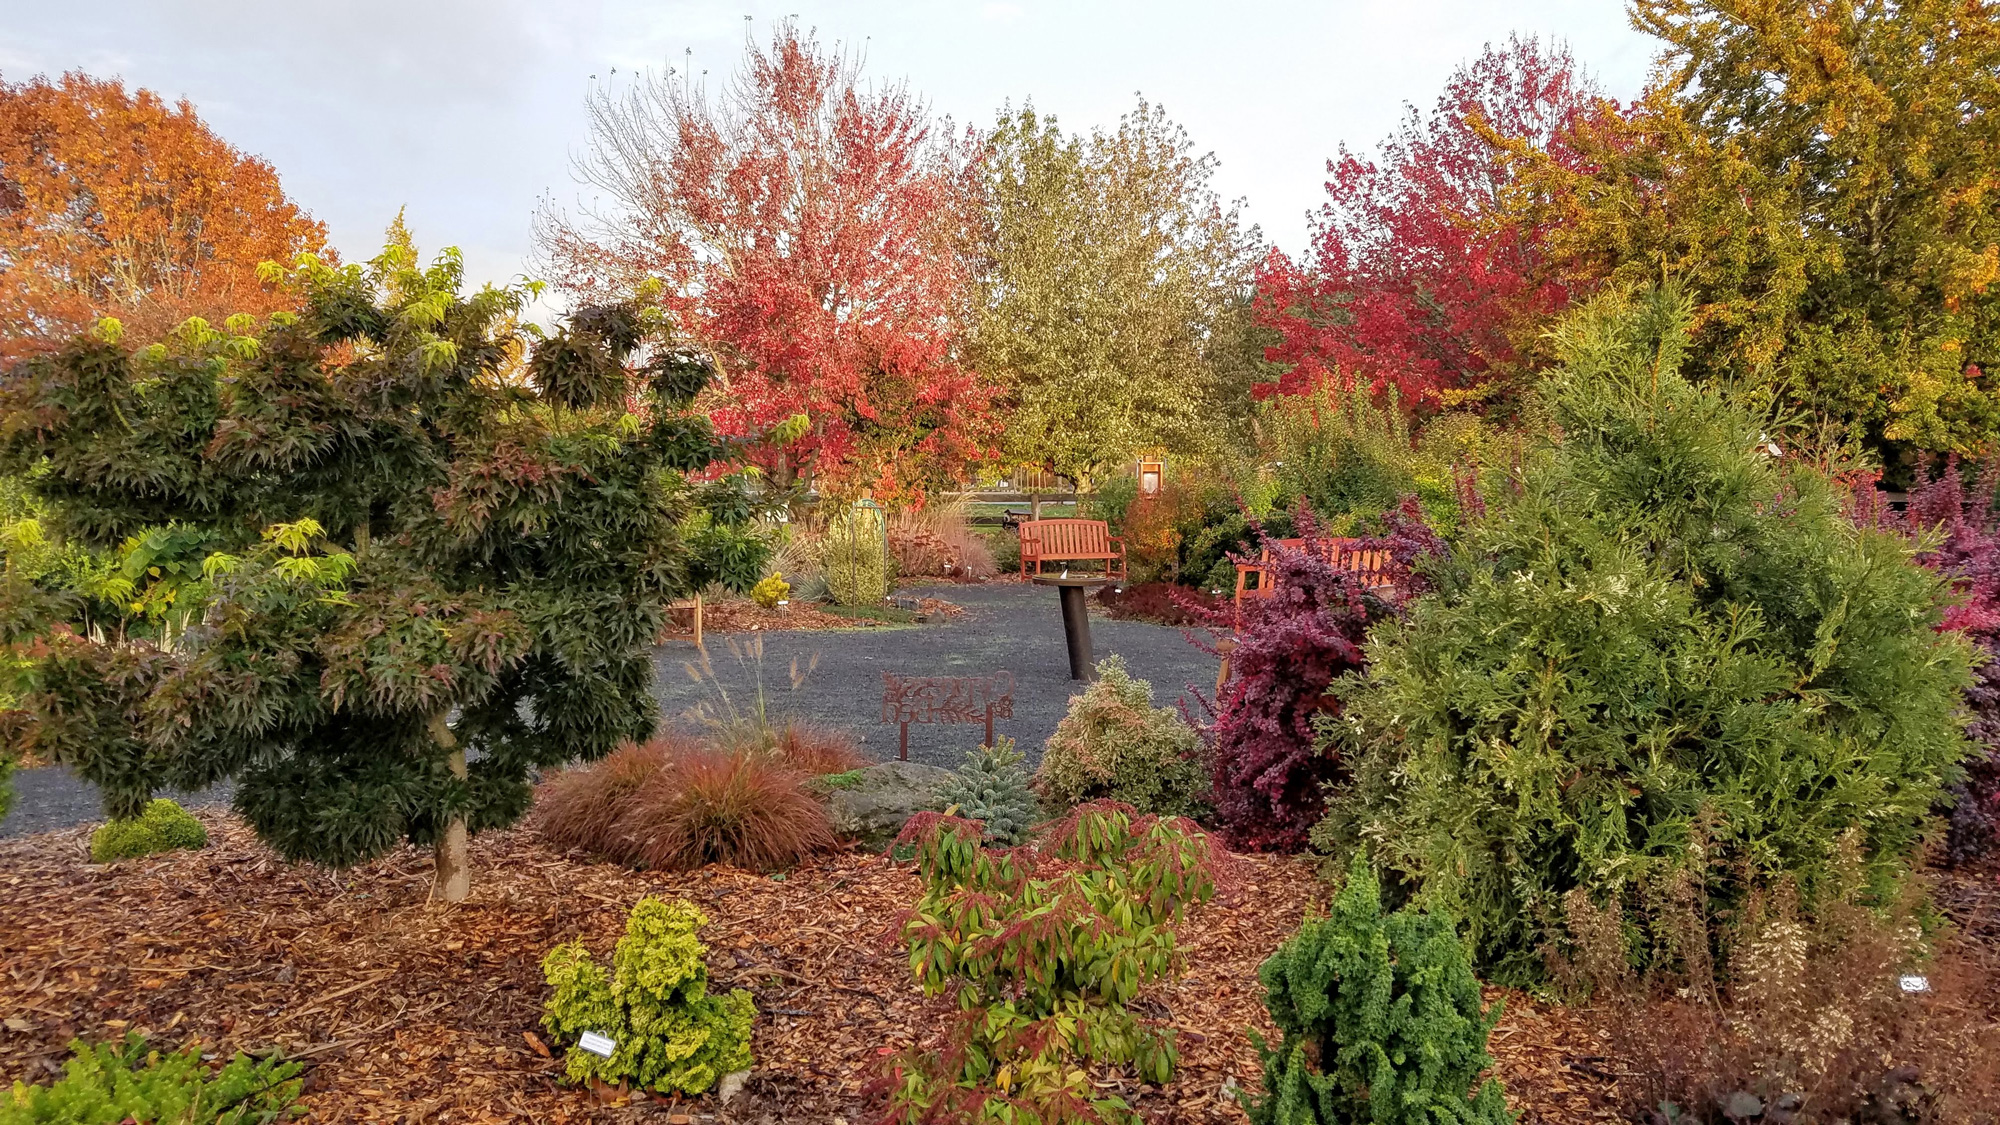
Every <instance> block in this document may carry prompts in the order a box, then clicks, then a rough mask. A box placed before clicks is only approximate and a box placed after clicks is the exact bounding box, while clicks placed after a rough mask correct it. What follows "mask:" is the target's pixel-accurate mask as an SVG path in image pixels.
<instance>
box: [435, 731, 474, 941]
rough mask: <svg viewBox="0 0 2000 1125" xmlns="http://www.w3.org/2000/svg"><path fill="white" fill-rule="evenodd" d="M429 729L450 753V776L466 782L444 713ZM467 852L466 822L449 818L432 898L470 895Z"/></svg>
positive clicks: (449, 899) (442, 835) (462, 758)
mask: <svg viewBox="0 0 2000 1125" xmlns="http://www.w3.org/2000/svg"><path fill="white" fill-rule="evenodd" d="M430 727H431V737H432V738H434V739H436V740H437V744H438V745H439V746H442V747H444V748H445V749H447V750H449V751H451V758H450V765H451V774H452V776H453V777H456V778H458V779H459V780H461V781H463V780H465V778H466V776H467V771H466V768H465V751H464V750H462V749H460V748H459V746H458V738H457V736H455V735H453V734H452V733H451V727H450V725H449V724H447V723H446V722H445V716H444V713H443V712H439V713H438V714H436V715H434V716H432V718H431V723H430ZM468 851H469V849H468V848H467V845H466V832H465V818H464V817H462V816H455V817H452V818H451V820H450V821H448V822H446V824H445V826H444V831H443V832H440V833H438V838H437V844H436V851H435V857H436V858H435V861H434V864H433V866H434V869H435V870H434V874H433V876H432V877H433V879H434V880H435V881H434V882H433V883H432V885H431V894H432V895H433V896H435V897H436V898H438V899H440V900H442V901H444V902H464V901H465V896H466V895H468V894H470V893H471V892H472V862H471V860H470V858H469V856H468Z"/></svg>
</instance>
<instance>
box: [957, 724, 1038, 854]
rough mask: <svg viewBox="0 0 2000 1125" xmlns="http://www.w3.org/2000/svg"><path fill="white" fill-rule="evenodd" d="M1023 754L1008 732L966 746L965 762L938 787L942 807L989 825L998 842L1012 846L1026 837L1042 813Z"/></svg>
mask: <svg viewBox="0 0 2000 1125" xmlns="http://www.w3.org/2000/svg"><path fill="white" fill-rule="evenodd" d="M1022 757H1023V756H1022V754H1021V752H1020V751H1019V750H1016V749H1014V740H1013V739H1011V738H1008V737H1007V736H1006V735H1001V736H1000V737H999V738H998V739H997V740H996V741H995V743H994V745H992V746H981V747H979V748H978V749H976V750H968V751H966V754H965V764H964V765H962V766H960V767H958V772H957V773H955V774H953V775H952V776H951V780H949V781H946V782H945V783H944V784H943V785H941V786H939V787H938V798H937V799H938V805H939V807H941V808H943V809H944V810H945V812H946V813H947V814H948V815H951V816H958V817H963V818H964V819H966V820H972V821H977V822H978V823H980V824H982V825H984V826H985V827H986V836H987V839H989V840H991V841H993V842H994V843H997V844H1001V845H1004V846H1006V847H1010V848H1011V847H1013V846H1014V845H1016V844H1020V843H1024V842H1026V841H1027V839H1028V836H1029V834H1030V833H1031V832H1032V831H1033V830H1034V827H1035V825H1036V823H1038V822H1039V821H1040V820H1041V816H1040V809H1039V808H1038V807H1037V805H1036V802H1035V791H1034V789H1032V788H1031V787H1030V786H1029V779H1028V771H1027V770H1026V769H1024V768H1022V766H1021V761H1022Z"/></svg>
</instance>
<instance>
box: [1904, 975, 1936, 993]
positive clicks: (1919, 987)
mask: <svg viewBox="0 0 2000 1125" xmlns="http://www.w3.org/2000/svg"><path fill="white" fill-rule="evenodd" d="M1896 983H1897V984H1899V985H1901V986H1902V987H1903V991H1904V992H1929V991H1930V990H1931V978H1929V977H1916V976H1910V977H1900V978H1898V979H1897V981H1896Z"/></svg>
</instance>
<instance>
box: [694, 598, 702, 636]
mask: <svg viewBox="0 0 2000 1125" xmlns="http://www.w3.org/2000/svg"><path fill="white" fill-rule="evenodd" d="M694 647H696V648H700V647H702V646H701V592H700V591H698V590H697V591H696V592H695V595H694Z"/></svg>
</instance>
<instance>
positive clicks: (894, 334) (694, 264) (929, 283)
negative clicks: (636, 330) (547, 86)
mask: <svg viewBox="0 0 2000 1125" xmlns="http://www.w3.org/2000/svg"><path fill="white" fill-rule="evenodd" d="M590 108H591V116H592V144H591V148H590V151H589V153H588V155H587V156H586V158H585V159H584V160H583V161H582V162H581V164H580V167H579V173H580V175H581V177H582V178H583V179H584V180H585V181H586V182H588V183H589V184H591V185H593V186H595V187H597V188H599V189H600V190H602V191H603V192H604V193H605V194H606V195H608V196H609V197H610V199H611V200H613V201H614V202H615V207H613V208H612V209H609V210H606V211H600V212H588V213H586V214H585V215H583V216H582V217H580V218H576V219H572V218H570V217H568V216H565V215H562V214H560V213H557V212H554V211H544V213H543V214H542V216H541V222H540V224H539V227H540V229H539V235H540V238H541V242H542V245H543V248H544V250H545V251H546V253H547V256H548V259H549V264H550V266H551V268H552V269H553V271H554V274H555V279H556V281H557V282H558V283H559V284H560V285H562V286H563V287H565V288H566V289H569V290H570V291H572V292H576V293H579V294H584V295H587V296H589V297H591V298H593V299H601V298H604V297H612V296H619V295H630V294H634V293H643V292H648V291H650V289H649V286H648V282H649V281H654V282H657V283H658V290H659V293H660V296H659V299H660V300H661V301H662V302H664V303H665V305H666V306H667V307H668V309H670V310H671V311H672V312H673V313H674V315H675V316H676V317H677V319H678V320H679V321H680V323H681V325H682V326H683V328H684V329H685V330H686V331H687V332H688V334H690V335H691V336H693V337H694V338H696V339H699V340H702V341H704V342H706V343H707V345H708V346H709V347H710V348H711V349H712V351H713V352H714V358H715V359H716V362H717V366H718V367H719V369H720V371H721V377H720V379H719V380H718V382H717V384H716V386H715V388H714V389H713V390H712V391H711V392H710V394H709V395H708V397H707V399H706V400H705V405H706V407H707V409H708V410H709V412H710V416H711V418H712V420H713V421H714V422H715V424H716V426H717V429H718V430H720V431H721V432H723V433H726V434H749V433H760V432H763V431H765V430H766V429H768V428H770V427H772V426H773V425H775V424H777V423H779V422H781V421H783V420H785V419H787V418H789V417H792V416H794V415H797V414H804V415H806V416H807V418H808V419H809V421H810V427H809V429H808V430H807V432H806V433H805V434H804V435H803V436H802V437H799V438H797V439H795V440H790V441H782V442H771V443H767V444H766V446H765V448H763V449H762V450H761V452H760V453H759V454H758V459H759V460H760V461H761V463H762V464H763V466H764V467H765V469H766V470H767V471H769V472H770V473H771V475H772V477H773V479H774V481H775V482H776V483H777V484H779V485H780V486H781V487H783V486H789V485H791V484H793V483H794V482H800V483H810V484H812V485H814V486H816V487H817V488H819V489H820V491H821V492H823V493H829V494H833V495H845V494H852V493H858V492H860V491H861V490H863V489H872V490H873V491H874V492H875V494H876V495H877V496H878V497H882V498H884V499H896V500H916V501H920V500H921V499H922V497H923V495H924V492H925V491H926V489H929V488H932V487H935V486H937V485H939V484H942V483H946V482H949V481H954V480H958V479H961V478H963V476H964V475H965V474H966V472H967V470H968V468H969V466H971V465H972V464H973V463H975V462H977V461H979V460H981V459H983V458H984V457H986V456H987V455H988V454H989V451H990V445H991V438H992V436H993V433H994V430H993V426H992V424H991V422H990V420H989V414H988V406H989V404H990V400H991V389H990V388H989V387H988V386H987V385H986V384H985V383H983V382H982V381H981V380H980V379H979V378H977V377H976V376H975V375H973V374H972V373H971V372H969V371H966V370H965V369H963V368H961V367H960V366H959V365H958V363H957V362H956V361H955V359H954V350H955V346H956V343H957V337H956V334H957V320H956V319H955V317H954V316H953V312H954V311H955V309H956V308H957V307H958V305H959V301H960V292H961V287H962V286H963V285H964V283H965V270H964V268H963V266H962V264H961V261H960V258H959V256H958V255H957V254H955V253H954V246H955V241H954V234H955V230H956V224H958V223H960V222H962V221H963V217H964V214H965V211H964V208H965V206H966V199H967V195H966V190H965V189H966V185H967V182H968V181H967V179H966V173H965V166H964V163H963V161H962V160H961V159H960V151H959V150H958V149H956V148H955V147H954V146H953V145H952V144H951V143H950V142H949V141H948V140H947V139H943V138H941V137H939V136H938V135H937V134H936V133H934V132H933V130H932V127H931V125H930V123H929V121H928V117H927V113H926V111H925V108H924V106H923V105H922V103H921V102H919V101H918V100H917V99H915V98H914V97H913V96H912V95H911V94H910V93H909V92H908V90H907V89H905V88H904V87H901V86H889V87H886V88H885V87H870V86H866V85H864V84H863V83H862V81H861V77H860V72H859V66H858V64H857V63H856V62H855V61H854V60H852V59H850V58H848V57H847V56H845V55H843V54H840V53H839V52H838V51H837V50H836V51H835V52H831V53H829V52H827V51H825V50H823V49H822V48H821V47H820V45H819V44H818V43H817V42H816V41H815V40H814V39H813V38H812V37H811V36H810V35H803V34H801V33H800V32H799V31H798V29H797V28H796V27H795V26H793V25H791V24H789V23H782V24H780V25H779V26H778V28H777V29H776V31H775V33H774V34H773V36H772V39H771V42H770V44H769V46H768V48H765V47H761V46H759V45H758V44H757V43H755V42H752V43H750V44H749V45H748V46H747V47H746V50H745V55H744V60H743V66H742V67H741V69H740V70H739V71H738V72H737V74H736V75H735V77H734V79H733V80H732V82H731V83H730V84H729V86H728V87H727V88H726V89H725V90H724V92H723V93H722V95H721V96H720V97H719V98H713V99H712V98H711V97H710V96H709V94H708V92H707V90H706V89H704V88H703V87H702V86H699V85H695V84H693V83H691V82H689V81H688V78H687V76H686V75H681V74H676V73H673V72H671V71H670V72H669V73H668V74H667V75H666V76H664V77H657V78H648V79H645V80H641V81H640V82H638V83H637V84H636V85H634V86H633V87H632V88H630V89H629V90H627V91H625V92H624V93H622V94H613V93H609V92H606V93H600V94H598V95H596V96H594V97H593V99H592V101H591V107H590Z"/></svg>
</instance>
